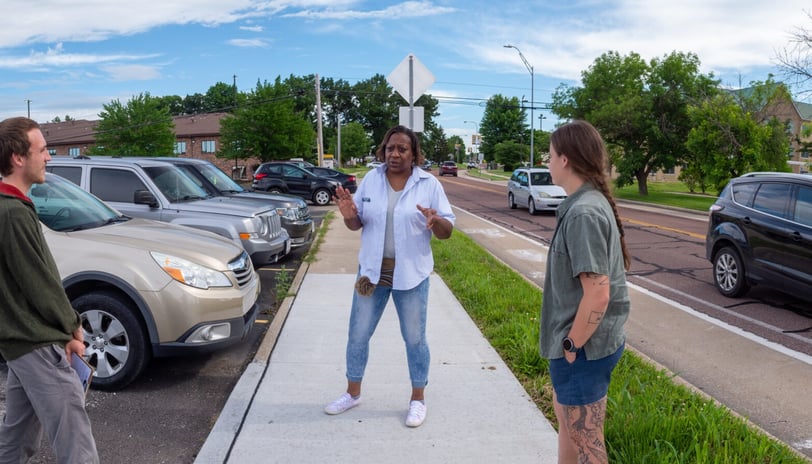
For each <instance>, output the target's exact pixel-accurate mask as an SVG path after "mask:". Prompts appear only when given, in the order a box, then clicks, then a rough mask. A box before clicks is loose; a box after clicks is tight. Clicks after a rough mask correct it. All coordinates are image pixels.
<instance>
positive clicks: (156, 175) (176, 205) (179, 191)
mask: <svg viewBox="0 0 812 464" xmlns="http://www.w3.org/2000/svg"><path fill="white" fill-rule="evenodd" d="M46 169H47V170H48V171H49V172H53V173H55V174H59V175H61V176H62V177H64V178H66V179H68V180H70V181H72V182H74V183H75V184H77V185H79V186H80V187H82V188H83V189H85V190H87V191H88V192H90V193H92V194H94V195H96V196H97V197H99V198H100V199H101V200H103V201H105V202H107V203H109V204H110V205H111V206H112V207H114V208H115V209H117V210H119V211H121V212H123V213H124V214H126V215H128V216H132V217H140V218H144V219H154V220H158V221H163V222H171V223H173V224H180V225H185V226H190V227H194V228H197V229H202V230H207V231H209V232H214V233H217V234H220V235H222V236H224V237H226V238H228V239H231V240H232V241H234V243H237V244H238V245H242V247H243V248H245V251H247V252H248V254H249V256H251V261H252V262H253V263H254V265H255V266H257V267H259V266H263V265H265V264H268V263H275V262H277V261H279V260H280V259H282V258H283V257H284V256H285V255H287V254H288V253H290V247H291V244H290V237H289V236H288V233H287V232H286V231H285V230H284V229H283V228H282V224H281V220H280V218H279V214H277V212H276V210H275V209H274V208H272V207H270V206H257V205H256V204H255V203H252V202H246V201H245V200H240V199H238V198H231V197H211V196H210V195H209V194H208V193H207V192H206V191H205V190H203V189H201V188H200V187H198V185H197V184H196V183H195V181H194V180H193V179H191V178H190V177H189V176H187V175H186V174H185V173H184V172H183V171H181V170H180V169H179V168H177V167H175V166H172V165H171V164H169V163H164V162H162V161H155V160H150V159H143V158H104V157H94V158H93V159H89V158H86V159H79V158H65V157H54V158H52V159H51V161H49V162H48V165H47V167H46Z"/></svg>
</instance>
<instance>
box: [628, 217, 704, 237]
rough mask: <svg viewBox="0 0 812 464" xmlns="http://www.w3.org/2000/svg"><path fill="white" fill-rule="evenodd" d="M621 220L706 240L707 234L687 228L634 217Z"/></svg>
mask: <svg viewBox="0 0 812 464" xmlns="http://www.w3.org/2000/svg"><path fill="white" fill-rule="evenodd" d="M621 220H622V221H623V222H628V223H629V224H634V225H637V226H642V227H653V228H655V229H660V230H665V231H668V232H675V233H678V234H683V235H687V236H689V237H693V238H698V239H701V240H705V236H704V235H702V234H696V233H693V232H688V231H687V230H682V229H675V228H673V227H665V226H660V225H657V224H651V223H649V222H643V221H636V220H634V219H628V218H621Z"/></svg>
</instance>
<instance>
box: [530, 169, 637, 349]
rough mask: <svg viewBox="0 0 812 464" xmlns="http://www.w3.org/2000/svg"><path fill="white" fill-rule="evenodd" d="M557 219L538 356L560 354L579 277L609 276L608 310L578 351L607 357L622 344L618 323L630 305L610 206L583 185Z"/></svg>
mask: <svg viewBox="0 0 812 464" xmlns="http://www.w3.org/2000/svg"><path fill="white" fill-rule="evenodd" d="M556 216H557V219H558V222H557V224H556V229H555V233H554V234H553V240H552V242H551V244H550V250H549V252H548V254H547V270H546V274H545V276H544V295H543V299H542V305H541V327H540V333H539V352H540V354H541V356H542V357H543V358H547V359H555V358H561V357H563V356H564V349H563V347H562V345H561V343H562V341H563V340H564V337H566V336H567V335H568V334H569V331H570V327H571V326H572V323H573V320H574V319H575V313H576V312H577V311H578V304H579V303H580V302H581V298H582V296H583V289H582V288H581V281H580V279H579V275H580V274H581V273H583V272H593V273H596V274H602V275H606V276H609V283H610V286H611V288H610V291H609V306H608V308H607V309H606V314H605V315H604V318H603V320H602V321H601V323H600V326H598V329H597V330H596V331H595V333H594V334H593V335H592V337H590V338H589V340H588V341H587V342H586V344H585V345H584V347H583V348H584V352H585V354H586V357H587V359H590V360H594V359H600V358H603V357H606V356H609V355H610V354H612V353H614V352H615V351H617V349H618V348H620V346H621V345H622V344H623V342H624V341H625V334H624V333H623V324H624V323H625V322H626V319H627V318H628V316H629V309H630V306H631V304H630V300H629V293H628V289H627V287H626V270H625V269H624V267H623V252H622V251H621V248H620V233H619V231H618V228H617V223H616V222H615V216H614V213H613V212H612V207H611V206H610V205H609V202H608V201H607V200H606V197H604V196H603V194H602V193H601V192H600V191H598V190H596V189H595V188H594V187H592V185H591V184H589V183H585V184H584V185H583V186H582V187H581V188H579V189H578V190H577V191H576V192H575V193H574V194H572V195H571V196H569V197H568V198H567V199H566V200H564V201H563V202H562V203H561V204H560V205H559V206H558V209H557V211H556Z"/></svg>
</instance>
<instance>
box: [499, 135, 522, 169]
mask: <svg viewBox="0 0 812 464" xmlns="http://www.w3.org/2000/svg"><path fill="white" fill-rule="evenodd" d="M525 158H527V145H525V144H522V143H516V142H514V141H513V140H507V141H504V142H501V143H498V144H496V146H495V147H494V159H495V160H496V161H497V162H499V163H501V164H502V165H503V166H504V168H503V169H504V170H505V172H510V171H513V170H514V169H516V168H517V167H519V166H520V165H521V164H522V161H523V160H524V159H525Z"/></svg>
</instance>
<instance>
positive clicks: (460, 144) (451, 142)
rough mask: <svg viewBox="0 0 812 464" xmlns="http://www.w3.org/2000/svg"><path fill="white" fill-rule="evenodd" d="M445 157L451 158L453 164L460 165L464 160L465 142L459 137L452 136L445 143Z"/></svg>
mask: <svg viewBox="0 0 812 464" xmlns="http://www.w3.org/2000/svg"><path fill="white" fill-rule="evenodd" d="M445 152H446V156H448V155H449V154H450V155H452V156H453V160H454V162H455V163H461V162H462V160H463V159H464V158H465V141H463V140H462V137H460V136H459V135H452V136H451V137H449V138H448V140H447V142H446V151H445Z"/></svg>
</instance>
